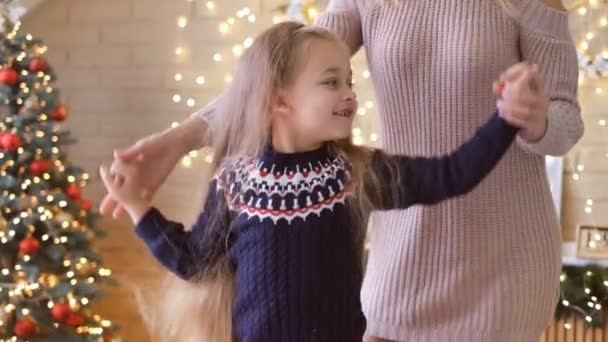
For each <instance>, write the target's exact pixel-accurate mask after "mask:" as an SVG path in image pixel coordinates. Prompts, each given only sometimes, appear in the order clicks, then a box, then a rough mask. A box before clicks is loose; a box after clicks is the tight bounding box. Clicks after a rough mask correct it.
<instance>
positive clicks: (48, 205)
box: [0, 1, 116, 342]
mask: <svg viewBox="0 0 608 342" xmlns="http://www.w3.org/2000/svg"><path fill="white" fill-rule="evenodd" d="M2 7H3V8H2V18H1V19H0V21H1V22H0V104H1V107H0V211H1V213H0V341H26V340H27V341H62V342H66V341H104V342H106V341H112V340H114V339H113V337H112V336H113V334H114V333H115V329H116V327H115V326H113V325H112V323H111V322H110V321H107V320H103V319H102V318H101V317H100V316H99V315H96V314H94V312H93V310H92V309H91V304H92V303H93V302H94V301H95V300H97V299H99V298H100V297H101V295H102V292H101V290H100V288H99V286H98V285H99V284H100V283H104V282H108V281H110V278H109V276H110V271H109V270H108V269H105V268H103V267H102V266H103V260H102V258H101V256H100V255H99V254H98V253H96V252H95V251H94V250H93V249H92V246H91V241H92V240H93V239H94V238H97V237H101V236H103V231H102V230H100V229H99V228H97V227H96V224H95V222H96V219H98V218H99V216H98V215H96V214H95V213H94V212H93V211H92V205H91V202H89V201H87V200H86V199H84V198H83V197H82V188H83V187H85V186H86V185H87V181H88V180H89V176H88V175H87V174H86V173H85V172H84V171H83V170H82V169H81V168H78V167H76V166H74V165H72V164H71V163H70V162H69V161H68V160H67V156H66V153H65V151H64V149H63V148H64V147H65V146H66V145H67V144H72V143H74V142H75V140H74V139H72V138H71V137H70V133H69V131H67V130H62V129H61V122H62V121H64V120H65V119H66V118H67V116H68V109H67V107H66V106H65V105H64V104H62V103H61V101H60V96H59V92H58V89H57V88H56V87H55V86H54V84H55V81H56V80H57V78H56V76H55V73H54V72H53V69H52V68H51V66H50V65H49V64H48V63H47V61H46V59H45V57H44V53H45V51H46V49H47V48H46V47H45V46H44V45H43V43H42V41H40V40H38V39H34V38H33V37H32V36H31V35H29V34H24V33H21V32H19V23H18V22H17V23H12V22H11V21H10V20H9V19H8V16H7V13H6V10H5V9H6V8H7V1H3V4H2Z"/></svg>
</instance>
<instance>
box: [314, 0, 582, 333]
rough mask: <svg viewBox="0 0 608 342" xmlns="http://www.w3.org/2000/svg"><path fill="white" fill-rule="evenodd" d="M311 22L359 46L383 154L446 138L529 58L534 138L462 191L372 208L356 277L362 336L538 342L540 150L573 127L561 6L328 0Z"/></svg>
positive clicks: (555, 279) (494, 0) (555, 268)
mask: <svg viewBox="0 0 608 342" xmlns="http://www.w3.org/2000/svg"><path fill="white" fill-rule="evenodd" d="M318 24H319V25H322V26H324V27H326V28H328V29H330V30H332V31H334V32H336V33H338V34H339V35H340V36H341V37H342V38H343V39H344V40H345V41H346V42H347V43H348V45H349V46H350V47H351V49H352V51H353V52H354V51H357V50H358V49H359V48H361V47H363V49H364V50H365V53H366V55H367V59H368V63H369V68H370V73H371V76H372V80H373V83H374V87H375V93H376V96H377V102H378V107H379V109H378V113H379V119H380V120H379V122H380V131H381V134H380V138H381V145H382V148H383V149H384V150H385V152H387V153H392V154H408V155H436V154H440V153H445V152H446V151H449V150H450V149H452V148H454V147H455V146H458V145H459V144H460V143H461V142H462V141H464V140H465V139H466V138H467V136H468V135H469V134H470V132H472V131H473V130H474V129H475V127H476V126H477V125H479V124H480V123H481V122H483V120H485V118H484V116H483V115H480V114H482V113H487V112H488V111H489V110H491V109H492V108H493V107H494V106H495V103H494V100H493V96H492V90H491V84H492V81H493V80H495V79H496V78H497V76H498V75H499V74H500V73H501V72H503V71H504V70H506V69H507V68H508V67H509V66H511V65H513V64H515V63H517V62H519V61H522V60H524V61H528V62H530V63H536V64H538V65H539V67H540V69H541V72H542V73H543V76H544V78H545V90H546V94H547V95H548V96H549V97H550V101H551V102H550V106H549V112H548V129H547V132H546V134H545V136H544V137H543V138H542V139H541V140H540V141H539V142H536V143H528V142H525V141H523V140H522V139H519V138H518V141H517V142H518V143H517V145H516V146H517V147H516V148H513V149H511V150H510V151H509V152H508V153H507V155H506V156H505V161H504V162H502V163H500V164H499V165H498V167H497V169H496V171H495V172H493V173H492V174H491V175H490V176H489V178H488V180H487V181H485V182H484V183H483V184H482V185H481V186H480V187H479V188H477V189H476V190H474V191H473V192H472V193H471V194H469V195H467V196H464V197H462V198H458V199H455V200H450V201H446V202H443V203H441V204H439V205H437V206H432V207H423V206H415V207H412V208H410V209H408V210H395V211H387V212H379V213H377V214H375V215H373V217H372V224H371V225H370V227H369V233H370V236H369V238H370V241H371V250H370V256H369V262H368V265H367V270H366V275H365V280H364V285H363V289H362V301H363V312H364V313H365V315H366V317H367V320H368V331H367V334H370V335H373V336H378V337H383V338H386V339H391V340H395V341H416V342H432V341H437V342H446V341H456V342H460V341H466V342H490V341H491V342H515V341H517V342H537V341H538V340H539V337H540V335H541V333H542V331H543V329H544V327H545V326H546V325H547V323H548V322H549V320H550V319H551V317H552V314H553V311H554V308H555V305H556V302H557V300H558V289H559V274H560V250H561V245H560V231H559V224H558V220H557V215H556V214H555V208H554V207H553V204H552V201H551V196H550V191H549V186H548V182H547V178H546V174H545V169H544V156H545V155H561V154H564V153H566V152H567V151H568V150H569V149H570V148H571V147H572V146H573V145H574V144H575V143H576V142H577V141H578V140H579V139H580V137H581V135H582V133H583V124H582V120H581V116H580V109H579V107H578V104H577V100H576V91H577V78H578V66H577V58H576V50H575V47H574V44H573V42H572V39H571V37H570V35H569V33H568V20H567V14H566V13H564V12H560V11H558V10H555V9H553V8H550V7H548V6H547V5H545V4H544V3H543V1H542V0H440V1H439V0H330V1H329V7H328V9H327V11H326V12H325V13H324V14H322V15H321V17H320V18H319V19H318Z"/></svg>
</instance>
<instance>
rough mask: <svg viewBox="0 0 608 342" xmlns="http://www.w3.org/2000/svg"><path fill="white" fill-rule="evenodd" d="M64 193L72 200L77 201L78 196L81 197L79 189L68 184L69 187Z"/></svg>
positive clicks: (74, 185)
mask: <svg viewBox="0 0 608 342" xmlns="http://www.w3.org/2000/svg"><path fill="white" fill-rule="evenodd" d="M65 193H66V194H68V197H70V198H71V199H73V200H79V199H80V196H81V195H82V191H81V190H80V187H79V186H78V185H76V184H70V186H68V188H67V189H66V190H65Z"/></svg>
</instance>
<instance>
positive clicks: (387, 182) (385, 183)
mask: <svg viewBox="0 0 608 342" xmlns="http://www.w3.org/2000/svg"><path fill="white" fill-rule="evenodd" d="M518 130H519V129H518V128H516V127H514V126H511V125H510V124H508V123H507V122H506V121H504V120H503V119H502V118H501V117H499V116H498V114H497V113H495V114H494V116H493V117H492V118H491V119H490V120H489V121H488V122H487V123H486V124H485V125H484V126H482V127H481V128H479V129H478V130H477V132H476V134H475V135H474V136H473V138H471V139H470V140H469V141H467V142H466V143H464V144H463V145H462V146H461V147H460V148H459V149H457V150H456V151H454V152H452V153H451V154H448V155H445V156H443V157H431V158H423V157H408V156H396V155H385V154H382V152H379V151H377V152H375V154H374V155H373V157H372V168H373V170H374V172H375V176H376V177H375V178H376V179H378V180H379V182H380V184H381V186H380V189H370V187H369V186H368V185H366V186H367V188H366V190H367V193H368V194H372V195H371V196H370V198H371V199H372V202H374V204H375V205H376V208H377V209H382V210H388V209H398V208H400V209H404V208H407V207H410V206H412V205H415V204H426V205H430V204H436V203H438V202H440V201H442V200H445V199H448V198H451V197H455V196H459V195H463V194H466V193H468V192H469V191H471V190H472V189H473V188H475V187H476V186H477V185H478V184H479V183H481V181H482V180H483V179H484V178H485V177H486V176H487V175H488V174H489V173H490V171H492V169H493V168H494V166H496V164H497V163H498V161H499V160H500V159H501V158H502V156H503V155H504V153H505V152H506V151H507V150H508V148H509V146H510V145H511V143H512V142H513V140H514V139H515V135H516V134H517V132H518ZM394 189H397V193H395V191H394ZM370 190H371V191H372V192H370ZM374 194H376V195H374ZM376 199H379V200H376Z"/></svg>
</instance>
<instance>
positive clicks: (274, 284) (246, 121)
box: [101, 23, 535, 342]
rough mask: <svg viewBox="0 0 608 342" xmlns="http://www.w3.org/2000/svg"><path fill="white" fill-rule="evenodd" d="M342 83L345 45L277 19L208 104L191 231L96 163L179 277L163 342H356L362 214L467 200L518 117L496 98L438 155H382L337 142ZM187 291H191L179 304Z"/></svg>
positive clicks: (342, 131) (348, 120) (350, 97)
mask: <svg viewBox="0 0 608 342" xmlns="http://www.w3.org/2000/svg"><path fill="white" fill-rule="evenodd" d="M534 72H535V71H534V70H532V71H526V72H525V73H523V75H524V76H522V77H521V78H520V79H518V80H517V81H515V82H514V83H513V84H507V87H508V88H509V90H510V92H511V93H513V92H517V91H520V90H521V91H523V89H524V88H525V86H526V85H527V84H528V82H529V80H530V77H531V76H530V75H533V74H534ZM351 77H352V75H351V68H350V56H349V51H348V48H347V47H346V46H345V45H343V43H341V42H340V41H339V39H338V38H337V37H336V36H334V35H333V34H331V33H330V32H329V31H326V30H324V29H321V28H317V27H305V26H303V25H301V24H298V23H282V24H278V25H276V26H274V27H272V28H270V29H269V30H267V31H265V32H264V33H263V34H261V35H260V36H259V37H258V38H257V39H256V40H255V42H254V44H253V45H252V46H251V47H250V48H249V49H248V50H247V51H246V53H245V54H244V55H243V57H242V58H241V60H240V63H239V66H238V69H237V72H236V74H235V77H234V81H233V82H232V83H231V85H230V87H229V88H228V89H227V90H226V91H225V92H224V93H223V95H222V97H221V98H220V99H219V101H218V103H217V109H216V113H217V114H216V115H215V117H216V118H217V120H214V122H213V123H212V124H213V125H215V127H213V129H212V132H214V136H213V139H212V140H213V143H214V146H215V165H214V169H215V173H214V174H215V176H214V177H213V179H212V180H211V182H210V185H209V190H208V195H207V199H206V202H205V205H204V209H203V212H202V213H201V214H200V216H199V217H198V219H197V221H196V223H195V224H194V226H193V227H192V230H191V231H188V232H186V231H185V230H184V227H183V225H182V224H180V223H177V222H172V221H169V220H168V219H166V218H165V217H164V216H163V215H162V214H161V213H160V212H159V211H158V210H157V209H155V208H153V207H151V205H150V203H149V201H148V200H146V199H144V196H142V186H141V184H139V183H138V177H137V174H136V172H137V168H136V167H133V166H129V165H126V164H121V163H115V164H114V165H115V167H113V170H112V171H111V172H110V171H109V170H108V169H107V168H106V167H104V166H102V167H101V175H102V178H103V181H104V183H105V185H106V187H107V188H108V192H109V193H110V194H111V195H112V196H113V197H114V198H115V199H117V200H118V201H119V202H120V204H121V205H123V206H124V208H125V209H126V210H127V211H128V213H129V215H130V216H131V218H132V220H133V222H134V224H135V225H136V227H135V231H136V233H137V234H138V235H139V236H140V237H141V238H142V239H143V240H144V241H145V243H146V244H147V246H148V247H149V249H150V250H151V252H152V253H153V254H154V256H155V257H156V258H157V259H158V261H159V262H161V263H162V264H163V265H164V266H165V267H167V268H168V269H169V270H170V271H171V272H173V273H174V274H175V275H177V276H178V277H180V278H182V279H184V280H186V281H187V282H186V281H181V283H179V284H180V285H182V286H181V287H180V288H175V287H173V288H171V289H170V291H171V292H170V293H169V294H170V295H171V296H178V297H180V298H182V299H185V300H184V301H181V302H179V305H183V304H184V303H186V304H191V305H190V306H188V305H186V307H183V308H182V309H183V310H182V312H187V309H188V308H192V306H193V305H196V306H197V307H196V309H195V310H196V311H195V312H196V313H197V315H194V317H193V316H192V314H191V313H190V314H186V313H184V314H181V315H180V314H176V313H175V311H169V312H168V313H167V315H166V316H167V317H164V319H165V320H162V319H161V321H160V323H161V324H165V325H169V327H168V329H167V330H165V333H166V335H168V336H166V337H164V338H163V339H162V340H163V341H168V340H172V341H214V342H215V341H220V342H222V341H229V340H231V339H233V338H234V339H237V340H238V341H244V342H248V341H264V342H271V341H290V342H298V341H320V342H323V341H341V342H350V341H361V339H362V336H363V332H364V330H365V317H364V316H363V313H362V312H361V303H360V299H359V292H360V289H361V281H362V276H363V269H362V254H363V253H362V251H363V239H364V229H365V227H366V224H367V218H368V214H369V212H370V210H372V209H380V210H382V209H395V208H406V207H409V206H412V205H415V204H426V205H431V204H435V203H437V202H439V201H442V200H444V199H447V198H450V197H454V196H458V195H462V194H465V193H467V192H468V191H470V190H472V189H473V188H474V187H475V186H476V185H477V184H478V183H479V182H481V180H482V179H483V178H484V176H486V175H487V174H488V173H489V172H490V171H491V170H492V168H493V167H494V166H495V164H496V163H497V162H498V161H499V159H500V158H501V156H502V155H503V154H504V153H505V151H506V150H507V149H508V148H509V146H510V145H511V142H512V140H513V138H514V137H515V134H516V133H517V131H518V128H517V127H519V126H521V124H522V122H523V120H525V119H526V118H521V117H518V116H517V115H516V114H512V113H518V112H519V111H517V110H511V109H513V108H517V107H518V106H522V105H524V104H522V103H518V102H517V97H516V96H512V97H508V96H505V98H504V99H502V100H501V101H503V102H501V103H500V108H501V110H500V111H498V112H497V113H495V114H493V115H492V116H491V118H490V119H489V121H488V122H487V123H486V124H485V125H484V126H483V127H481V128H480V129H479V130H478V131H477V132H476V134H475V136H474V137H473V138H472V139H471V140H469V141H468V142H466V143H465V144H464V145H463V146H462V147H460V148H459V149H458V150H457V151H455V152H454V153H452V154H450V155H448V156H444V157H441V158H413V157H407V156H391V155H386V154H383V153H381V152H380V151H377V150H373V149H369V148H365V147H358V146H353V145H351V144H350V133H351V125H352V119H353V116H354V114H355V113H356V108H357V100H356V96H355V94H354V92H353V90H352V84H351ZM188 284H191V285H190V286H191V287H190V288H192V284H194V285H193V286H194V287H195V288H199V289H200V291H201V292H200V295H197V296H193V297H186V296H187V295H190V293H191V292H181V291H182V288H184V286H188ZM233 284H234V291H233V289H232V286H233ZM186 294H187V295H186ZM171 298H172V297H169V300H168V302H169V303H172V302H173V303H174V304H175V302H174V301H172V300H171ZM188 301H189V303H188ZM176 305H177V304H176ZM174 306H175V305H174ZM198 314H200V315H201V316H202V317H198ZM167 320H170V322H168V321H167ZM221 322H223V323H228V324H219V323H221ZM186 326H187V327H189V328H188V329H186V330H185V329H183V328H182V327H186ZM184 331H187V333H185V334H184ZM185 335H187V336H185ZM157 340H160V339H157Z"/></svg>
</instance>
